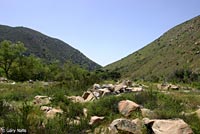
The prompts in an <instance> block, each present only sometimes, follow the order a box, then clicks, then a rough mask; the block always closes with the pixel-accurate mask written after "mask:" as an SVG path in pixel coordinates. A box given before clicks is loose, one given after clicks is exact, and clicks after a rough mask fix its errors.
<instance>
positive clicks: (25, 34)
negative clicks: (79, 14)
mask: <svg viewBox="0 0 200 134" xmlns="http://www.w3.org/2000/svg"><path fill="white" fill-rule="evenodd" d="M3 40H10V41H12V42H17V41H21V42H23V43H24V45H25V47H27V48H28V50H27V52H28V54H34V55H35V56H37V57H39V58H42V59H45V61H46V62H51V61H55V60H59V61H60V62H61V63H62V64H63V63H64V62H66V61H67V60H70V61H72V62H73V63H74V64H78V65H80V66H81V67H83V68H86V69H88V70H94V69H97V68H100V65H98V64H97V63H95V62H93V61H92V60H90V59H89V58H87V57H86V56H85V55H83V54H82V53H81V52H80V51H78V50H77V49H75V48H73V47H71V46H70V45H69V44H67V43H65V42H63V41H61V40H59V39H55V38H51V37H49V36H46V35H44V34H42V33H40V32H38V31H35V30H32V29H29V28H25V27H10V26H5V25H0V41H3Z"/></svg>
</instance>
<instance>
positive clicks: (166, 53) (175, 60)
mask: <svg viewBox="0 0 200 134" xmlns="http://www.w3.org/2000/svg"><path fill="white" fill-rule="evenodd" d="M105 69H108V70H115V71H119V72H121V73H122V75H123V77H129V78H132V79H138V78H144V79H148V78H151V77H153V76H158V77H166V76H169V75H170V74H171V73H173V72H174V71H175V70H178V69H190V70H192V71H195V72H200V16H197V17H195V18H193V19H191V20H189V21H186V22H184V23H183V24H180V25H178V26H176V27H174V28H172V29H171V30H169V31H168V32H166V33H164V34H163V35H162V36H161V37H160V38H158V39H156V40H155V41H153V42H152V43H150V44H149V45H147V46H146V47H144V48H142V49H140V50H138V51H136V52H134V53H133V54H131V55H129V56H127V57H125V58H123V59H121V60H119V61H117V62H115V63H113V64H110V65H108V66H106V67H105Z"/></svg>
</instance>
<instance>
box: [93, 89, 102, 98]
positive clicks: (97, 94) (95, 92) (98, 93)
mask: <svg viewBox="0 0 200 134" xmlns="http://www.w3.org/2000/svg"><path fill="white" fill-rule="evenodd" d="M92 93H93V95H94V96H95V98H97V99H99V97H100V95H101V93H100V92H99V91H94V92H92Z"/></svg>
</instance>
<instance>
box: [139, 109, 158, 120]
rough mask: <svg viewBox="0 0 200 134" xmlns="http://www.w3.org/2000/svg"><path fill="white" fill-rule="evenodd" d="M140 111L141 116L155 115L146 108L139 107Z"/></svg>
mask: <svg viewBox="0 0 200 134" xmlns="http://www.w3.org/2000/svg"><path fill="white" fill-rule="evenodd" d="M140 110H141V113H142V116H143V117H148V118H153V117H155V113H154V112H153V111H151V110H150V109H147V108H141V109H140Z"/></svg>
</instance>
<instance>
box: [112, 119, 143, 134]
mask: <svg viewBox="0 0 200 134" xmlns="http://www.w3.org/2000/svg"><path fill="white" fill-rule="evenodd" d="M141 128H142V121H140V120H139V119H135V120H128V119H123V118H121V119H116V120H114V121H113V122H112V123H111V124H110V126H109V130H110V133H109V134H118V132H119V131H121V132H124V133H125V132H126V133H133V134H141V133H142V132H141Z"/></svg>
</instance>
